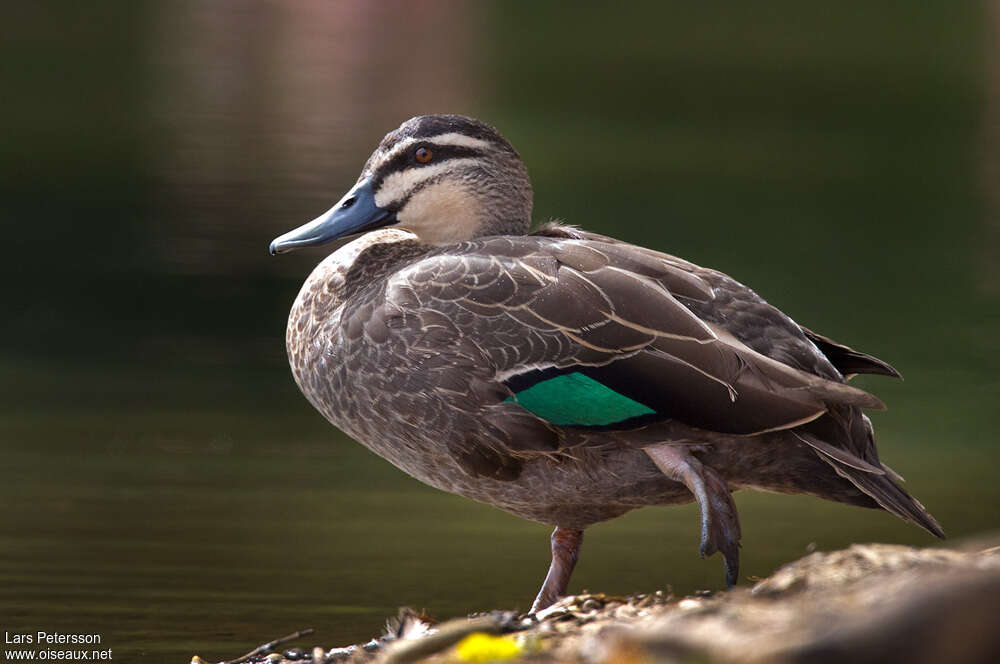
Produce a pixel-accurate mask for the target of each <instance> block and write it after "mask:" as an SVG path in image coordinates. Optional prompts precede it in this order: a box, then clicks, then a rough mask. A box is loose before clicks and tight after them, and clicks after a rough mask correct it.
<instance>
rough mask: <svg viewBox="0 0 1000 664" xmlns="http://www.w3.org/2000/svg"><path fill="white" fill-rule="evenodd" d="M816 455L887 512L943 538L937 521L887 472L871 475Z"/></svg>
mask: <svg viewBox="0 0 1000 664" xmlns="http://www.w3.org/2000/svg"><path fill="white" fill-rule="evenodd" d="M820 458H822V459H823V460H824V461H826V462H827V463H829V464H830V465H831V466H833V469H834V470H835V471H837V474H838V475H840V476H841V477H843V478H845V479H847V480H850V482H851V483H852V484H854V486H856V487H858V489H860V490H861V491H863V492H864V493H866V494H868V495H869V496H871V497H872V499H874V500H875V502H877V503H878V504H879V505H880V506H881V507H882V508H883V509H885V510H886V511H887V512H892V513H893V514H895V515H896V516H898V517H899V518H901V519H903V520H904V521H909V522H910V523H915V524H916V525H918V526H920V527H921V528H923V529H924V530H926V531H927V532H929V533H930V534H932V535H934V536H935V537H940V538H941V539H944V537H945V534H944V530H943V529H942V528H941V524H939V523H938V522H937V520H936V519H935V518H934V517H933V516H931V513H930V512H928V511H927V509H926V508H925V507H924V506H923V505H921V504H920V501H918V500H917V499H916V498H914V497H913V496H911V495H910V494H909V493H908V492H907V491H906V490H905V489H904V488H903V487H901V486H899V485H898V484H896V483H895V482H894V481H893V480H892V478H891V477H890V476H889V475H874V474H872V473H869V472H865V471H863V470H859V469H857V468H852V467H850V466H846V465H844V464H842V463H839V462H837V461H836V460H834V459H831V458H829V457H826V456H824V455H822V454H820ZM892 474H893V475H895V473H892ZM897 477H898V475H897Z"/></svg>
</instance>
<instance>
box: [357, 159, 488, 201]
mask: <svg viewBox="0 0 1000 664" xmlns="http://www.w3.org/2000/svg"><path fill="white" fill-rule="evenodd" d="M477 161H478V160H476V159H449V160H447V161H443V162H441V163H440V164H432V165H430V166H422V167H416V166H415V167H413V168H408V169H406V170H405V171H399V172H398V173H392V174H391V175H389V176H387V177H386V178H385V180H383V181H382V184H381V186H379V188H378V191H377V192H375V205H377V206H379V207H380V208H387V207H389V206H390V205H392V204H393V203H398V202H399V201H402V200H404V199H405V198H406V196H407V195H408V194H409V193H410V192H411V191H413V190H414V189H415V188H416V187H417V186H419V185H420V184H422V183H424V182H427V181H428V180H432V179H434V178H436V177H438V176H439V175H441V174H442V173H445V172H446V171H450V170H452V169H456V168H462V167H463V166H471V165H472V164H475V163H477Z"/></svg>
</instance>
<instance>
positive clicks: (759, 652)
mask: <svg viewBox="0 0 1000 664" xmlns="http://www.w3.org/2000/svg"><path fill="white" fill-rule="evenodd" d="M293 636H296V637H301V636H303V635H293ZM281 641H282V642H281V643H272V644H267V646H268V647H262V648H261V649H259V650H258V651H257V652H254V653H248V654H247V655H245V656H243V657H240V658H237V659H233V660H229V663H228V664H237V663H238V664H244V663H253V664H260V663H267V664H332V663H343V664H366V663H369V662H370V663H372V664H409V663H411V662H418V661H425V662H428V663H429V664H452V663H456V662H489V661H510V662H517V661H525V662H538V663H540V664H544V663H549V662H584V663H586V664H625V663H630V662H637V663H659V662H664V663H666V662H685V663H692V662H705V663H708V662H720V663H727V664H729V663H733V664H736V663H741V664H742V663H763V662H768V663H771V662H779V663H789V664H791V663H795V664H798V663H802V664H805V663H806V662H808V663H809V664H825V663H827V662H830V663H833V662H851V663H853V664H867V663H869V662H870V663H872V664H874V663H876V662H878V663H882V662H915V663H918V664H923V663H926V664H931V663H933V664H943V663H948V664H956V663H957V664H966V663H969V664H972V663H976V664H978V663H980V662H983V663H988V662H1000V547H998V546H992V547H982V546H979V547H974V548H972V549H970V550H964V551H961V550H953V549H938V548H930V549H915V548H910V547H904V546H895V545H884V544H865V545H855V546H852V547H850V548H848V549H845V550H842V551H833V552H820V553H812V554H810V555H807V556H805V557H804V558H801V559H800V560H797V561H795V562H793V563H790V564H788V565H785V566H784V567H782V568H780V569H778V570H777V571H776V572H775V573H774V574H773V575H771V576H770V577H768V578H766V579H763V580H761V581H760V582H758V583H757V584H756V585H755V586H754V587H753V588H736V589H734V590H731V591H728V592H720V593H714V594H713V593H700V594H696V595H694V596H689V597H673V596H671V595H669V594H665V593H663V592H655V593H651V594H647V595H636V596H631V597H611V596H606V595H600V594H589V595H576V596H572V597H567V598H565V599H563V600H562V601H560V602H558V603H557V604H555V605H554V606H551V607H549V608H548V609H545V610H544V611H541V612H539V614H538V615H533V616H525V615H518V614H516V613H514V612H504V611H494V612H491V613H489V614H481V615H476V616H470V617H468V618H461V619H457V620H450V621H447V622H444V623H434V622H433V621H432V620H431V619H429V618H427V617H426V616H420V615H418V614H416V613H414V612H412V611H408V610H405V609H404V610H402V611H401V612H400V615H399V617H398V618H396V619H394V620H391V621H390V623H389V629H388V631H387V633H386V634H385V635H383V636H382V637H379V638H377V639H372V640H371V641H370V642H368V643H365V644H359V645H354V646H348V647H338V648H324V647H322V646H313V647H308V648H303V647H301V646H298V645H295V644H291V643H286V642H284V640H281ZM192 664H204V662H203V660H201V659H200V658H198V657H195V658H193V659H192Z"/></svg>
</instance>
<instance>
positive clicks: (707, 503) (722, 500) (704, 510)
mask: <svg viewBox="0 0 1000 664" xmlns="http://www.w3.org/2000/svg"><path fill="white" fill-rule="evenodd" d="M644 449H645V451H646V454H648V455H649V457H650V458H651V459H652V460H653V463H655V464H656V467H657V468H659V469H660V470H661V471H663V474H664V475H666V476H667V477H669V478H670V479H672V480H676V481H678V482H682V483H683V484H684V486H686V487H687V488H688V490H689V491H690V492H691V493H693V494H694V498H695V500H696V501H698V507H699V509H701V555H702V557H703V558H704V557H705V556H710V555H712V554H713V553H715V552H716V551H721V552H722V556H723V558H724V559H725V565H726V583H727V584H728V585H729V586H730V587H732V586H734V585H736V581H737V579H738V578H739V575H740V518H739V514H737V512H736V504H735V503H734V502H733V496H732V494H731V493H730V492H729V487H728V486H726V481H725V480H724V479H722V477H721V476H720V475H719V474H718V473H717V472H715V471H714V470H712V469H711V468H709V467H708V466H706V465H704V464H703V463H702V462H701V461H699V460H698V459H697V458H695V456H694V455H692V454H691V452H690V451H689V449H688V448H687V447H685V446H681V445H669V444H662V445H653V446H652V447H646V448H644Z"/></svg>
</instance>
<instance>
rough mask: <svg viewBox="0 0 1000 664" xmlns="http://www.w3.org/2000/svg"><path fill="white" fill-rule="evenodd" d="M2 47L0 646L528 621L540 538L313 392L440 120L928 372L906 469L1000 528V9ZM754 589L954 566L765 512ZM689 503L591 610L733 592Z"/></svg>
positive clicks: (121, 13) (219, 11)
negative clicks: (300, 383) (330, 328)
mask: <svg viewBox="0 0 1000 664" xmlns="http://www.w3.org/2000/svg"><path fill="white" fill-rule="evenodd" d="M4 14H5V20H4V24H5V25H4V26H3V28H2V29H0V31H2V42H0V77H2V80H0V83H2V90H3V103H2V105H0V119H2V123H3V134H4V138H3V141H2V143H3V148H2V150H0V219H2V224H3V234H4V242H5V249H6V251H5V252H4V259H3V260H2V261H0V277H2V283H3V284H4V289H3V314H2V316H0V375H2V377H3V380H2V381H0V393H2V394H0V396H2V399H0V454H2V457H0V458H2V467H3V482H2V483H0V616H2V618H3V623H4V629H6V630H10V631H22V630H23V631H32V630H46V631H68V632H97V633H100V634H102V635H103V637H104V644H105V646H106V647H110V648H113V649H114V651H115V654H116V659H118V658H119V657H120V658H122V659H125V658H126V657H129V656H131V657H133V658H135V657H138V654H140V653H142V654H144V655H145V656H146V657H147V660H146V661H186V660H184V659H183V658H184V657H190V656H191V654H193V653H196V652H197V653H199V654H201V655H202V656H203V657H206V658H208V659H212V660H213V661H214V660H216V659H221V658H223V657H233V656H235V655H237V654H239V653H241V652H244V651H246V650H249V649H251V648H252V647H253V646H254V645H256V644H258V643H260V642H263V641H265V640H269V639H271V638H274V637H277V636H280V635H282V634H285V633H288V632H291V631H294V630H297V629H300V628H303V627H315V628H316V629H317V633H316V635H315V637H313V638H314V641H315V642H317V643H322V644H324V645H327V646H333V645H344V644H348V643H355V642H358V641H361V640H365V639H367V638H369V637H370V636H372V635H374V634H375V633H377V632H378V631H379V630H380V628H381V626H382V624H383V621H384V618H385V617H386V616H388V615H391V614H394V613H395V611H396V607H398V606H400V605H410V606H413V607H414V608H417V609H425V610H427V611H429V612H430V613H432V614H433V615H435V616H436V617H439V618H445V617H451V616H455V615H460V614H465V613H468V612H470V611H475V610H486V609H492V608H511V609H513V608H520V609H522V610H523V609H527V607H528V606H529V604H530V601H531V599H532V597H533V594H534V592H535V590H536V589H537V587H538V585H539V584H540V583H541V580H542V577H543V576H544V573H545V569H546V565H547V564H548V557H549V553H548V532H549V529H548V528H547V527H545V526H541V525H538V524H532V523H528V522H524V521H520V520H518V519H516V518H514V517H511V516H508V515H506V514H504V513H501V512H499V511H497V510H494V509H492V508H489V507H486V506H483V505H478V504H475V503H472V502H470V501H467V500H465V499H462V498H458V497H454V496H450V495H447V494H444V493H440V492H437V491H435V490H432V489H430V488H428V487H425V486H423V485H421V484H420V483H418V482H417V481H415V480H413V479H411V478H409V477H408V476H406V475H405V474H403V473H402V472H400V471H398V470H396V469H395V468H393V467H392V466H390V465H389V464H388V463H387V462H385V461H383V460H381V459H379V458H377V457H375V456H374V455H372V454H370V453H368V452H367V451H365V450H364V449H363V448H362V447H361V446H359V445H357V444H356V443H354V442H352V441H351V440H349V439H347V438H346V437H344V436H343V435H341V434H340V433H339V432H338V431H336V430H335V429H334V428H333V427H331V426H329V425H328V424H327V423H326V422H325V421H324V420H323V419H322V418H321V417H320V416H319V415H318V414H317V413H315V412H314V411H313V410H312V409H311V407H310V406H309V405H308V404H307V403H306V401H305V399H304V398H303V397H302V396H301V395H300V394H299V393H298V390H297V388H296V387H295V385H294V383H293V382H292V379H291V376H290V374H289V371H288V369H287V366H286V361H285V355H284V340H283V337H284V326H285V320H286V316H287V311H288V308H289V307H290V305H291V302H292V300H293V298H294V297H295V294H296V293H297V290H298V288H299V285H300V284H301V283H302V281H303V280H304V279H305V277H306V275H307V274H308V273H309V271H310V270H311V269H312V267H313V265H315V263H317V262H318V261H319V260H320V259H321V258H322V256H323V255H324V251H323V250H314V251H308V252H305V251H304V252H301V253H296V254H294V255H291V256H287V257H282V258H280V259H276V258H272V257H270V256H268V255H267V246H268V242H269V241H270V240H271V239H272V238H273V237H275V236H276V235H278V234H280V233H283V232H285V231H287V230H289V229H291V228H293V227H295V226H297V225H299V224H301V223H303V222H304V221H307V220H309V219H312V218H313V217H315V216H316V215H317V214H319V213H320V212H323V211H325V210H326V209H327V208H328V207H329V206H330V205H331V204H332V203H333V202H334V201H336V200H337V199H338V198H340V196H341V195H342V193H343V192H344V191H346V190H347V189H348V188H349V187H350V185H351V184H352V183H353V182H354V179H355V178H356V176H357V173H358V172H359V171H360V168H361V166H362V164H363V163H364V161H365V159H366V158H367V156H368V154H369V153H370V151H371V150H372V149H373V148H374V146H375V145H376V144H377V142H378V141H379V140H380V139H381V137H382V136H383V135H384V134H385V133H386V132H388V131H390V130H392V129H394V128H395V127H396V126H398V125H399V123H400V122H402V121H403V120H405V119H407V118H409V117H410V116H413V115H417V114H423V113H433V112H457V113H465V114H469V115H473V116H477V117H479V118H481V119H484V120H486V121H488V122H490V123H492V124H494V125H495V126H497V127H498V128H499V129H500V130H501V131H502V132H503V133H504V134H505V135H506V136H507V138H508V139H510V140H511V142H512V143H513V144H514V145H515V146H516V147H517V148H518V149H519V150H520V152H521V155H522V156H523V158H524V160H525V162H526V163H527V164H528V168H529V170H530V172H531V174H532V176H533V180H534V185H535V192H536V203H535V213H536V218H537V219H538V220H539V221H544V220H547V219H550V218H555V217H558V218H561V219H564V220H566V221H568V222H571V223H574V224H579V225H581V226H584V227H586V228H588V229H591V230H594V231H598V232H602V233H607V234H611V235H615V236H617V237H619V238H622V239H626V240H630V241H634V242H638V243H642V244H644V245H647V246H650V247H654V248H656V249H661V250H665V251H668V252H671V253H675V254H677V255H680V256H683V257H685V258H687V259H690V260H693V261H695V262H698V263H700V264H703V265H707V266H711V267H715V268H717V269H721V270H723V271H725V272H728V273H729V274H731V275H733V276H734V277H736V278H737V279H740V280H742V281H744V282H746V283H748V284H750V285H751V286H752V287H753V288H754V289H755V290H757V291H758V292H759V293H761V294H762V295H763V296H764V297H766V298H767V299H768V300H769V301H770V302H772V303H773V304H775V305H777V306H779V307H780V308H782V309H783V310H785V311H786V312H788V313H789V314H790V315H792V316H793V317H794V318H795V319H796V320H798V321H799V322H801V323H802V324H804V325H808V326H809V327H811V328H813V329H815V330H818V331H820V332H822V333H824V334H826V335H829V336H831V337H832V338H834V339H837V340H839V341H841V342H843V343H847V344H849V345H851V346H854V347H857V348H860V349H862V350H865V351H867V352H871V353H874V354H875V355H877V356H879V357H882V358H884V359H886V360H888V361H889V362H891V363H892V364H894V365H895V366H896V367H898V368H899V369H900V371H901V372H902V373H903V374H904V376H905V377H906V380H905V382H896V381H892V380H889V379H884V378H871V379H865V380H862V381H859V382H860V383H861V384H862V386H863V387H865V388H867V389H870V390H873V391H875V392H876V393H878V394H879V395H880V396H881V397H882V398H883V399H884V400H885V401H886V402H887V403H888V404H889V406H890V409H889V410H888V411H887V412H884V413H875V414H873V416H872V417H873V420H874V422H875V427H876V432H877V436H878V441H879V449H880V450H881V452H882V456H883V458H884V459H886V460H887V462H888V463H889V464H891V465H892V466H893V467H894V468H895V469H896V470H897V471H899V472H900V473H901V474H902V475H904V476H905V477H906V478H907V479H908V481H909V482H908V487H909V488H910V490H911V491H912V492H914V493H915V494H916V495H917V496H918V497H919V498H920V500H922V501H923V502H924V504H925V505H926V506H927V507H928V508H929V509H930V510H931V511H932V512H933V513H934V514H935V515H936V516H937V518H938V519H939V520H940V521H941V523H942V524H943V525H944V527H945V529H946V530H947V531H948V532H949V534H950V535H951V536H952V538H953V539H952V540H951V541H952V542H953V543H958V544H961V543H962V542H964V541H967V540H969V539H974V538H980V537H987V536H989V534H990V533H991V532H993V533H995V532H996V530H997V528H998V527H1000V487H998V484H997V482H996V480H995V473H996V468H997V467H998V463H1000V450H998V446H997V436H998V434H997V431H996V428H995V427H996V416H997V413H1000V379H998V378H997V376H998V373H1000V341H998V336H1000V221H998V220H1000V217H998V214H997V211H998V209H1000V195H998V187H997V185H998V183H1000V45H998V41H997V40H998V32H1000V30H998V29H1000V11H998V10H997V7H996V6H995V5H994V4H983V3H974V2H973V3H970V2H949V3H944V2H941V3H920V4H913V3H910V4H897V3H875V4H872V3H869V2H847V3H836V4H834V5H830V4H824V5H815V4H803V3H799V2H775V3H768V4H767V6H766V7H763V6H761V5H759V4H758V3H750V4H746V3H724V4H720V3H710V5H709V6H704V7H703V6H698V5H697V4H692V3H659V2H656V3H652V2H650V3H639V4H629V5H626V6H622V5H615V6H614V8H612V7H611V6H609V5H602V4H592V5H591V4H582V3H574V4H572V5H565V4H559V5H556V4H546V3H529V2H520V3H509V2H508V3H502V2H496V3H487V2H483V3H469V2H460V1H454V2H406V1H402V0H398V1H395V2H377V3H376V2H360V1H358V2H325V1H322V0H298V1H295V2H288V3H283V2H282V3H279V2H277V1H272V2H264V1H253V2H245V1H236V0H231V1H221V2H213V3H204V2H195V1H193V0H192V1H174V2H165V1H163V2H133V1H132V0H122V1H118V2H104V3H100V5H96V6H95V5H92V4H88V3H71V2H66V3H14V4H11V5H10V6H8V7H6V8H5V12H4ZM737 503H738V505H739V507H740V509H741V513H742V519H743V526H744V532H745V536H744V539H743V579H742V583H744V584H750V583H752V581H753V578H754V577H755V576H765V575H767V574H769V573H771V572H772V571H773V570H774V569H775V568H776V567H778V566H779V565H781V564H783V563H785V562H788V561H790V560H793V559H795V558H797V557H799V556H801V555H803V554H804V553H805V552H806V551H807V549H812V548H814V547H816V548H819V549H833V548H839V547H844V546H846V545H848V544H850V543H852V542H864V541H880V542H894V543H905V544H914V545H930V544H933V543H934V542H933V541H932V539H931V538H930V537H929V536H928V535H926V534H925V533H924V532H922V531H920V530H919V529H917V528H916V527H913V526H910V525H907V524H905V523H903V522H901V521H899V520H897V519H895V518H894V517H892V516H890V515H888V514H885V513H878V512H875V511H870V510H861V509H857V508H850V507H845V506H840V505H836V504H832V503H826V502H822V501H820V500H817V499H813V498H809V497H802V496H773V495H765V494H750V493H741V494H738V495H737ZM697 537H698V522H697V512H696V509H695V508H694V507H693V506H684V507H677V508H670V509H646V510H642V511H639V512H634V513H632V514H630V515H628V516H626V517H624V518H622V519H619V520H617V521H614V522H611V523H607V524H602V525H598V526H596V527H594V528H592V529H591V530H589V531H588V539H587V542H586V545H585V547H584V550H583V554H582V558H581V562H580V565H579V567H578V568H577V572H576V574H575V576H574V579H573V583H572V585H571V589H572V590H574V591H579V590H582V589H584V588H588V589H591V590H595V591H604V592H608V593H631V592H641V591H652V590H654V589H657V588H667V587H672V588H673V590H674V591H675V592H690V591H693V590H695V589H698V588H708V589H718V588H721V587H723V578H722V565H721V561H720V560H719V559H718V557H714V558H711V559H709V560H707V561H703V560H701V559H699V558H698V556H697V544H698V539H697Z"/></svg>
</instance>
